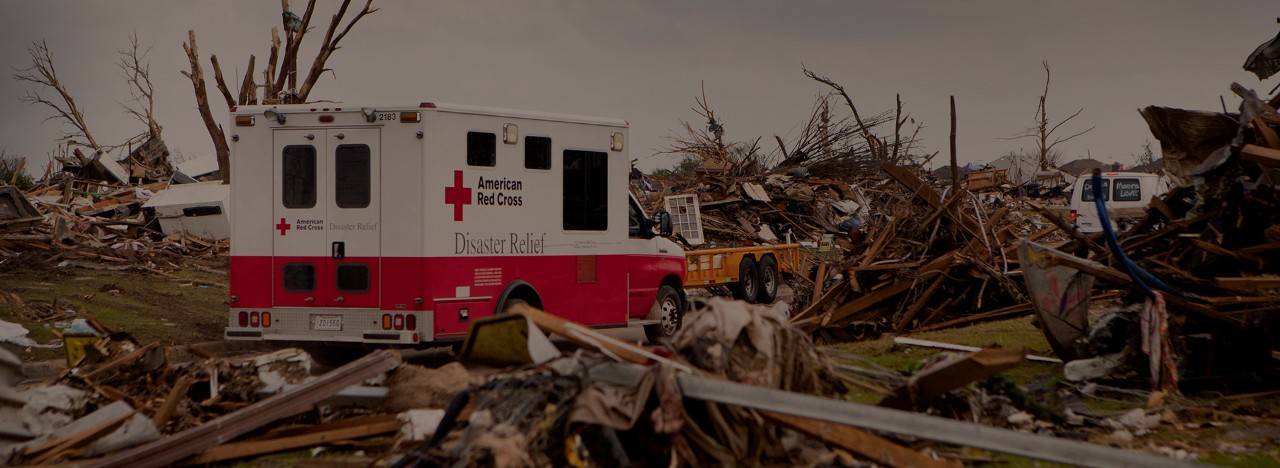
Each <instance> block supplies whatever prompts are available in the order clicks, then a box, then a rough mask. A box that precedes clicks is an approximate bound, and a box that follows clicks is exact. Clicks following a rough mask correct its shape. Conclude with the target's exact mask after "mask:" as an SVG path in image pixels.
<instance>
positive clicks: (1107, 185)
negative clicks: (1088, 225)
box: [1080, 175, 1111, 202]
mask: <svg viewBox="0 0 1280 468" xmlns="http://www.w3.org/2000/svg"><path fill="white" fill-rule="evenodd" d="M1080 177H1089V176H1087V175H1082V176H1080ZM1110 196H1111V179H1102V201H1107V200H1109V198H1108V197H1110ZM1080 200H1081V201H1087V202H1091V201H1093V179H1092V178H1088V179H1085V180H1084V183H1083V184H1080Z"/></svg>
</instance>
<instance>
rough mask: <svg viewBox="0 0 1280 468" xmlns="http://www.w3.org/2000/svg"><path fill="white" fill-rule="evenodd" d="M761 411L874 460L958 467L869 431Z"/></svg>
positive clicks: (769, 416)
mask: <svg viewBox="0 0 1280 468" xmlns="http://www.w3.org/2000/svg"><path fill="white" fill-rule="evenodd" d="M760 414H762V415H764V417H765V418H767V419H770V420H772V421H774V422H776V423H779V424H781V425H783V426H786V427H788V428H791V429H792V430H794V431H797V432H801V433H804V434H808V435H809V436H812V437H814V438H817V439H819V440H822V441H824V442H826V443H828V444H832V445H836V446H839V447H840V448H843V449H845V450H848V451H850V452H853V453H857V454H860V455H862V456H865V457H867V458H870V459H871V460H873V461H875V462H876V463H882V464H885V465H888V466H893V467H916V466H920V467H939V468H941V467H959V466H961V465H960V464H959V463H955V462H952V461H948V460H935V459H933V458H929V456H927V455H925V454H922V453H920V452H917V451H915V450H911V449H909V448H906V447H903V446H901V445H898V444H897V443H894V442H892V441H889V440H888V439H885V438H884V437H880V436H878V435H875V434H872V433H870V432H867V431H864V430H862V429H858V428H855V427H852V426H846V425H843V424H837V423H830V422H826V421H818V420H814V419H809V418H802V417H799V416H793V415H790V414H785V413H779V412H776V411H761V412H760Z"/></svg>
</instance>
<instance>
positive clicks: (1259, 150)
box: [1240, 145, 1280, 167]
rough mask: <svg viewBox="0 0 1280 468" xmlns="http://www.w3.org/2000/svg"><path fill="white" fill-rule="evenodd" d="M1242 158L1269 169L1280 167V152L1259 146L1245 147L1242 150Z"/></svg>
mask: <svg viewBox="0 0 1280 468" xmlns="http://www.w3.org/2000/svg"><path fill="white" fill-rule="evenodd" d="M1240 158H1241V159H1244V160H1245V161H1253V162H1256V163H1258V164H1261V165H1263V166H1267V167H1278V166H1280V150H1277V149H1271V148H1267V147H1265V146H1258V145H1244V148H1241V149H1240Z"/></svg>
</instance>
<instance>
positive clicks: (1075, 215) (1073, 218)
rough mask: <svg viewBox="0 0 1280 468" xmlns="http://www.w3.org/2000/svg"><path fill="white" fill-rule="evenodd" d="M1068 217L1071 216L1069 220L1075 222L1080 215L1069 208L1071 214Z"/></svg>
mask: <svg viewBox="0 0 1280 468" xmlns="http://www.w3.org/2000/svg"><path fill="white" fill-rule="evenodd" d="M1070 217H1071V222H1073V223H1074V222H1076V218H1079V217H1080V214H1079V213H1076V210H1071V216H1070Z"/></svg>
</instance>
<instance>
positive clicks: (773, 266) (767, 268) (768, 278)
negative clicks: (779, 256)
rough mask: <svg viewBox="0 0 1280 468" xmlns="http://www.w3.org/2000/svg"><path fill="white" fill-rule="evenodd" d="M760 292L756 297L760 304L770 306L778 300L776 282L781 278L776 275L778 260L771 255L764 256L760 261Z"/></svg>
mask: <svg viewBox="0 0 1280 468" xmlns="http://www.w3.org/2000/svg"><path fill="white" fill-rule="evenodd" d="M757 269H758V270H760V283H759V284H760V287H759V288H758V289H760V292H759V293H758V294H757V295H756V300H757V301H758V302H760V303H761V304H772V303H773V301H774V300H775V299H777V298H778V281H779V280H781V279H782V278H781V276H779V273H778V260H776V259H774V258H773V256H772V255H766V256H765V257H764V258H761V259H760V265H759V266H758V267H757Z"/></svg>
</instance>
